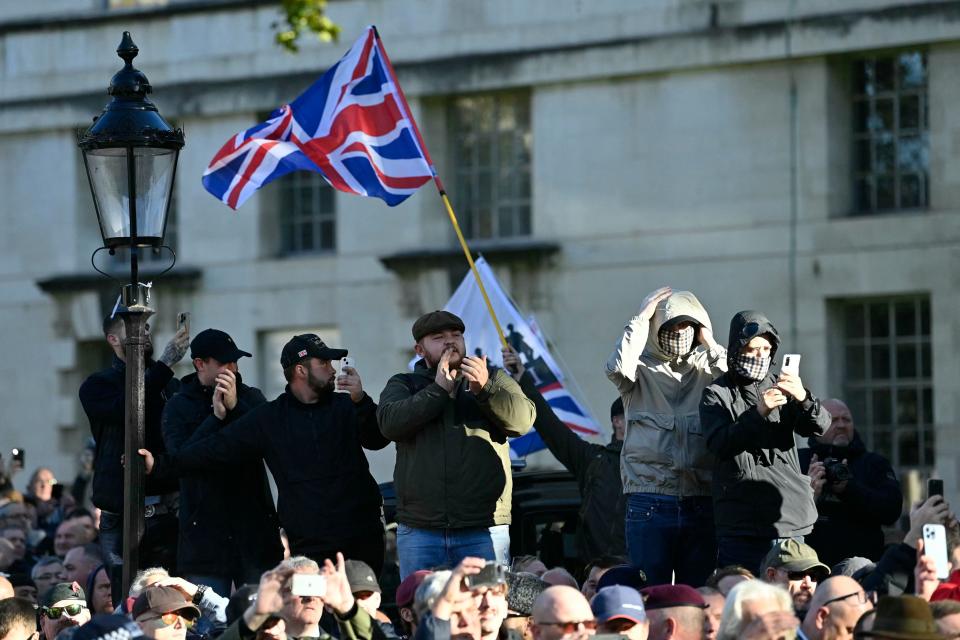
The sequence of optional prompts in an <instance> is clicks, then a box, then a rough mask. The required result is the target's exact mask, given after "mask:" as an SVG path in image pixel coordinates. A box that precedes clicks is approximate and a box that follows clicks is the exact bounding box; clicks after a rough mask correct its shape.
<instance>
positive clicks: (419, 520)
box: [377, 311, 536, 579]
mask: <svg viewBox="0 0 960 640" xmlns="http://www.w3.org/2000/svg"><path fill="white" fill-rule="evenodd" d="M464 330H465V327H464V325H463V321H462V320H461V319H460V318H458V317H457V316H455V315H454V314H452V313H450V312H448V311H433V312H430V313H427V314H425V315H423V316H421V317H420V318H419V319H418V320H417V321H416V322H415V323H414V325H413V339H414V341H415V343H416V344H415V347H414V348H415V350H416V353H417V355H418V356H420V360H419V361H418V362H417V364H416V366H415V368H414V371H413V372H411V373H399V374H397V375H395V376H393V377H392V378H390V380H389V381H388V382H387V386H386V387H385V388H384V390H383V392H382V393H381V394H380V403H379V406H378V407H377V419H378V421H379V424H380V431H381V432H382V433H383V435H384V436H385V437H386V438H388V439H389V440H392V441H393V442H395V443H396V446H397V463H396V467H395V469H394V476H393V477H394V487H395V489H396V492H397V522H398V523H399V525H398V528H397V550H398V554H399V556H400V577H401V579H403V578H405V577H406V576H408V575H410V574H411V573H413V572H414V571H416V570H417V569H428V568H432V567H436V566H440V565H448V566H454V565H456V564H458V563H459V562H460V561H461V560H462V559H463V558H465V557H467V556H475V557H479V558H484V559H487V560H497V561H498V562H500V563H501V564H508V562H509V557H508V556H509V549H510V534H509V524H510V507H511V492H512V488H513V482H512V477H511V471H510V454H509V445H508V443H507V438H514V437H518V436H522V435H523V434H525V433H526V432H527V431H529V430H530V427H531V426H532V425H533V422H534V419H535V418H536V411H535V409H534V405H533V403H532V402H531V401H530V400H529V399H527V397H526V396H525V395H524V394H523V392H522V391H521V390H520V387H519V386H518V385H517V383H516V382H515V381H514V380H513V378H511V377H510V376H509V375H508V374H507V373H506V372H505V371H503V370H501V369H490V368H489V367H488V365H487V362H486V358H485V357H477V356H468V355H466V353H467V349H466V344H465V342H464V337H463V333H464Z"/></svg>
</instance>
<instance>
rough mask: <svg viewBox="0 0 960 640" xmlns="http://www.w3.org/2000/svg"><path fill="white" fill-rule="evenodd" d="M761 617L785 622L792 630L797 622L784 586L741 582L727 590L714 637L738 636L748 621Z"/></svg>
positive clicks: (759, 620) (729, 639) (724, 639)
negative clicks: (725, 600) (718, 627)
mask: <svg viewBox="0 0 960 640" xmlns="http://www.w3.org/2000/svg"><path fill="white" fill-rule="evenodd" d="M765 619H766V620H771V622H772V623H776V622H777V621H780V622H781V623H785V624H787V625H789V626H788V627H787V629H788V630H790V629H792V630H793V632H795V630H796V629H797V627H798V626H799V622H798V621H797V619H796V617H795V616H794V613H793V599H792V598H791V597H790V594H789V593H788V592H787V590H786V589H784V588H783V587H779V586H777V585H774V584H769V583H767V582H763V581H762V580H746V581H744V582H741V583H740V584H738V585H735V586H734V587H733V589H731V590H730V593H728V594H727V602H726V604H725V605H724V607H723V616H722V617H721V618H720V629H719V630H718V631H717V640H740V638H742V637H744V636H746V635H747V634H746V633H745V632H746V631H747V629H748V628H749V627H750V626H751V625H753V624H757V623H762V622H764V620H765ZM761 637H762V636H761ZM775 637H778V636H775ZM787 637H793V636H792V635H787Z"/></svg>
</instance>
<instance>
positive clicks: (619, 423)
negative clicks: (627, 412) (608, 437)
mask: <svg viewBox="0 0 960 640" xmlns="http://www.w3.org/2000/svg"><path fill="white" fill-rule="evenodd" d="M610 430H611V431H612V432H613V440H614V441H615V442H623V438H624V434H625V433H626V430H627V421H626V419H625V418H624V417H623V400H622V399H621V398H617V399H616V400H614V401H613V404H611V405H610Z"/></svg>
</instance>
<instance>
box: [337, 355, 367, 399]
mask: <svg viewBox="0 0 960 640" xmlns="http://www.w3.org/2000/svg"><path fill="white" fill-rule="evenodd" d="M335 391H336V392H337V393H349V394H350V399H351V400H353V401H354V402H360V401H361V400H363V381H362V380H360V374H358V373H357V369H356V367H355V366H354V363H353V358H351V357H349V356H347V357H344V358H341V359H340V373H339V374H338V375H337V379H336V389H335Z"/></svg>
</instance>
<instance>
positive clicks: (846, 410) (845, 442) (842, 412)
mask: <svg viewBox="0 0 960 640" xmlns="http://www.w3.org/2000/svg"><path fill="white" fill-rule="evenodd" d="M820 405H821V406H822V407H823V408H824V409H826V410H827V411H829V412H830V418H831V421H830V428H829V429H827V430H826V431H824V433H823V435H822V436H817V442H820V443H823V444H829V445H832V446H834V447H846V446H849V445H850V443H851V442H853V435H854V426H853V416H852V415H851V414H850V407H848V406H847V405H846V403H845V402H844V401H843V400H838V399H837V398H831V399H829V400H823V401H821V402H820Z"/></svg>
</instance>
